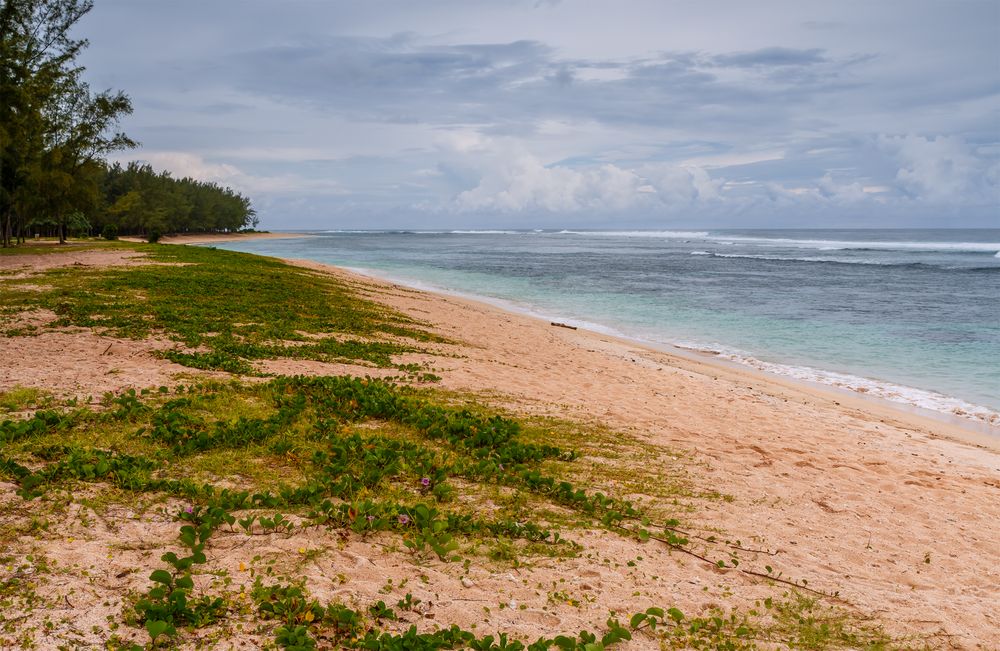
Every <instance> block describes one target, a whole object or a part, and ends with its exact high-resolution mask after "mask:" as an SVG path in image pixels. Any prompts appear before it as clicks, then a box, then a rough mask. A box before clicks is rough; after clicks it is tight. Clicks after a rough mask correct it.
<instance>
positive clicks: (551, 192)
mask: <svg viewBox="0 0 1000 651" xmlns="http://www.w3.org/2000/svg"><path fill="white" fill-rule="evenodd" d="M96 5H97V6H96V7H95V9H94V10H93V11H92V12H91V13H90V14H89V15H88V16H87V17H86V18H85V19H84V20H83V21H81V23H80V24H79V25H78V27H77V31H76V35H77V36H81V37H86V38H88V39H89V40H90V47H89V48H88V49H87V51H86V52H85V53H84V55H83V56H82V57H81V62H82V63H83V64H84V65H86V66H87V68H88V71H87V79H88V80H89V82H90V83H91V85H92V86H93V87H94V88H95V89H102V90H103V89H105V88H114V89H120V90H124V91H125V92H127V93H128V94H129V95H130V96H131V98H132V101H133V105H134V108H135V112H134V114H133V115H132V116H130V117H128V118H127V119H125V120H124V122H123V126H124V128H125V130H126V132H127V133H128V134H129V135H130V136H132V137H133V138H135V139H137V140H139V141H140V142H141V143H142V146H141V147H140V148H139V149H137V150H133V151H129V152H124V153H122V154H120V155H116V159H117V160H122V161H125V160H136V159H138V160H142V161H146V162H148V163H150V164H151V165H153V167H154V168H156V169H163V170H168V171H170V172H171V173H172V174H174V175H175V176H191V177H194V178H197V179H201V180H206V181H213V182H216V183H219V184H222V185H228V186H230V187H233V188H234V189H236V190H238V191H240V192H242V193H244V194H246V195H248V196H249V197H251V198H252V200H253V204H254V207H255V208H256V210H257V212H258V215H259V217H260V219H261V228H269V229H274V230H280V229H368V228H390V229H392V228H405V229H421V228H469V229H476V228H560V227H574V228H650V229H656V228H722V227H731V228H741V227H742V228H751V227H757V228H766V227H777V228H782V227H801V228H833V227H848V228H849V227H874V228H879V227H884V228H890V227H1000V1H998V0H986V1H979V0H935V1H929V0H907V1H906V2H888V1H874V0H864V1H857V0H839V1H837V2H831V1H830V0H823V1H822V2H814V1H811V0H809V1H804V0H798V1H796V2H790V1H785V2H766V1H757V2H746V1H745V0H736V1H728V2H722V1H717V0H653V1H640V0H636V1H627V0H617V1H608V2H599V1H596V0H595V1H571V0H563V1H561V2H560V1H557V0H556V1H554V0H527V1H524V2H520V1H516V0H511V1H500V0H494V1H491V2H482V1H477V0H456V1H434V0H429V1H421V2H417V1H415V0H384V1H383V0H370V1H365V2H358V1H353V0H352V1H333V0H330V1H320V0H312V1H305V0H284V1H282V2H273V1H265V0H211V1H210V2H205V1H204V0H170V2H162V0H157V1H154V0H97V3H96Z"/></svg>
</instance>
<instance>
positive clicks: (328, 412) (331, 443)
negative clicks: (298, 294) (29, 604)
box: [0, 377, 883, 649]
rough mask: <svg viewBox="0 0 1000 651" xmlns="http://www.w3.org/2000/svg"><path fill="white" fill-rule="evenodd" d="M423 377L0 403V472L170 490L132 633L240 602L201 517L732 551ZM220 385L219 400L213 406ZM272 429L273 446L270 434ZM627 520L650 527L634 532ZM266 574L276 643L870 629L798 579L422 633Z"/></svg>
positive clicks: (168, 634) (256, 530) (498, 555)
mask: <svg viewBox="0 0 1000 651" xmlns="http://www.w3.org/2000/svg"><path fill="white" fill-rule="evenodd" d="M435 393H437V392H435V391H427V390H418V389H414V388H410V387H403V386H397V385H393V384H390V383H386V382H382V381H379V380H374V379H371V378H356V377H278V378H275V379H273V380H270V381H268V382H264V383H254V384H243V383H238V382H226V383H222V382H204V383H198V384H189V385H179V386H176V387H173V388H170V389H167V390H166V391H165V392H163V391H159V390H157V391H146V392H136V391H126V392H123V393H120V394H116V395H110V396H106V397H105V399H104V400H102V404H101V408H100V409H90V408H86V407H79V406H72V405H62V406H60V408H53V409H49V410H42V411H38V412H36V413H35V414H34V416H32V417H31V418H30V419H22V420H21V421H18V423H23V424H22V425H14V424H9V423H5V424H4V429H3V432H2V436H3V441H4V447H3V449H4V457H3V459H2V460H0V477H2V478H3V479H4V480H5V481H10V482H13V483H14V484H15V485H16V486H17V494H18V495H19V496H20V497H21V499H23V500H27V503H29V504H30V503H39V504H44V503H46V501H47V500H50V499H55V500H57V501H59V500H61V499H63V498H61V497H60V495H70V494H77V495H82V494H86V493H90V494H92V493H93V491H94V490H97V491H105V490H107V491H110V492H113V493H114V494H115V495H117V499H119V500H122V501H124V502H136V501H137V500H136V497H139V496H142V495H149V496H160V498H159V502H160V503H161V504H170V505H172V506H170V507H169V511H168V512H169V513H171V514H172V517H173V518H174V519H175V520H176V522H177V527H178V528H177V534H176V538H175V540H174V544H173V547H172V548H170V547H168V550H169V551H165V552H163V553H161V554H160V555H159V562H158V563H156V562H154V563H152V564H151V565H149V566H147V567H145V568H137V570H136V571H137V572H145V573H146V574H147V576H148V587H147V588H146V589H145V590H144V591H143V592H141V593H140V594H137V595H136V596H135V597H134V600H133V602H132V609H133V612H134V613H135V615H134V620H130V621H132V625H134V626H135V627H138V628H140V629H141V630H142V631H144V634H145V635H146V636H147V639H148V644H149V645H150V646H157V645H159V646H162V645H163V640H166V639H175V638H176V639H182V638H184V636H185V635H188V633H186V632H187V631H193V630H196V629H201V628H206V627H208V628H211V627H217V626H220V625H223V623H224V622H226V621H228V620H229V619H231V618H234V617H236V618H240V617H247V616H250V615H249V614H247V613H243V612H242V611H241V610H240V608H239V606H238V603H239V599H238V595H235V594H233V593H232V592H231V591H228V590H227V589H226V588H225V586H226V584H225V582H223V583H222V584H219V585H217V584H216V583H212V584H210V585H209V584H206V583H205V582H204V580H202V579H199V577H209V576H211V575H213V574H214V573H216V572H217V570H213V569H212V566H213V561H212V556H213V555H214V554H218V553H219V551H220V550H219V549H217V548H215V547H213V540H214V538H216V537H218V536H219V535H225V536H226V537H231V536H234V535H242V536H265V537H273V538H279V537H288V536H294V535H298V534H300V533H301V532H305V531H306V530H311V529H319V530H326V531H330V532H342V533H341V535H344V536H356V537H358V538H360V539H367V538H370V537H374V536H379V537H380V538H379V539H380V540H384V538H383V537H384V536H385V535H390V536H395V537H397V539H398V540H400V541H401V542H402V546H401V547H400V549H401V550H405V551H404V553H407V554H409V555H410V556H411V558H412V561H413V563H414V564H415V566H416V567H420V566H422V565H426V564H429V563H444V564H449V563H455V562H456V561H459V560H463V558H464V566H465V567H468V566H469V563H470V561H471V560H474V559H475V556H473V557H470V556H468V554H476V553H478V552H477V551H476V550H477V549H479V548H480V547H483V548H484V549H485V550H486V551H485V554H486V557H485V558H484V560H489V561H491V562H500V563H509V564H510V565H513V566H515V567H516V566H518V565H519V564H520V563H521V562H522V561H523V560H525V559H526V557H530V555H534V554H539V555H540V556H541V557H543V558H544V557H552V554H551V553H548V552H541V551H539V550H540V549H546V550H552V551H555V550H559V549H564V550H565V551H566V552H568V553H570V554H576V553H578V551H579V549H580V545H579V544H578V543H576V542H574V541H572V540H571V538H572V532H573V531H575V530H590V529H594V528H598V529H604V530H606V531H608V532H611V533H614V534H617V535H621V536H623V537H625V538H629V539H636V540H641V539H645V540H650V539H656V540H659V541H662V544H665V545H668V546H670V547H672V548H678V549H687V550H688V551H690V552H691V553H694V554H698V555H700V554H703V553H706V550H708V549H710V548H717V549H729V551H728V552H727V558H729V559H732V558H735V557H736V556H737V552H736V550H735V549H733V545H730V544H728V543H724V542H722V541H718V542H717V543H716V544H714V545H712V544H709V543H708V542H707V540H702V543H703V544H701V545H700V546H699V547H697V548H696V547H695V546H694V542H695V541H696V540H697V538H696V536H694V535H689V534H686V533H684V532H681V530H680V526H681V523H680V522H679V521H676V520H671V521H667V522H661V523H659V524H654V523H653V522H651V521H650V520H649V518H648V517H647V516H646V515H645V514H644V513H643V512H642V511H641V510H640V509H639V508H638V507H637V506H636V505H634V504H633V503H632V502H630V501H628V500H625V499H622V498H620V497H615V496H613V495H608V494H605V493H602V492H596V491H592V490H591V489H589V488H588V487H585V486H578V485H576V484H574V483H573V478H572V475H571V473H569V474H566V473H563V474H560V475H555V476H553V475H549V474H547V472H548V471H546V470H545V468H547V467H550V465H549V464H552V463H559V464H565V465H570V466H571V465H572V464H573V463H578V462H579V455H578V454H577V453H576V452H575V451H574V450H572V449H567V448H562V447H560V446H557V445H553V444H552V443H551V442H549V443H541V442H529V441H525V440H522V435H523V434H522V433H523V431H524V429H525V427H524V425H523V424H522V423H521V422H520V421H519V420H517V419H514V418H511V417H509V416H506V415H503V414H500V413H496V412H492V413H490V412H489V411H487V410H486V409H485V408H483V407H482V406H471V408H470V406H468V405H463V404H461V403H459V402H457V401H456V400H451V401H449V403H448V404H445V403H442V402H439V401H438V400H437V399H436V397H435ZM223 404H224V405H227V408H225V409H219V410H218V411H216V407H217V406H218V405H223ZM122 433H126V435H125V436H124V437H123V436H122ZM109 435H110V436H109ZM276 442H283V443H285V444H286V445H284V446H282V447H281V448H280V451H277V452H276V451H275V443H276ZM212 455H219V456H218V457H217V459H216V461H214V462H212V463H210V464H208V465H199V460H202V459H206V458H210V457H211V456H212ZM225 455H234V456H233V457H231V458H243V459H246V460H249V459H256V460H258V461H259V464H258V466H259V467H260V468H261V469H262V472H263V474H260V475H255V474H254V472H250V473H248V474H247V475H243V474H242V473H240V472H239V470H240V468H241V467H242V466H241V465H240V464H233V465H229V464H226V463H224V462H221V463H220V461H219V460H220V459H222V458H224V456H225ZM210 469H212V470H210ZM445 483H447V484H450V485H451V486H452V487H453V489H454V490H456V491H458V490H459V489H458V488H456V487H461V488H462V490H461V492H460V494H459V496H458V497H459V498H458V499H454V500H447V501H442V500H438V499H437V497H436V496H435V495H434V493H433V489H432V486H433V485H442V484H445ZM467 486H469V487H472V486H495V487H498V488H499V487H506V488H511V489H514V490H515V491H517V492H520V493H527V494H531V495H533V496H534V499H535V500H537V503H539V504H541V503H547V504H549V505H550V507H558V508H563V509H569V510H570V511H572V512H573V513H575V514H576V515H575V519H576V524H575V525H574V526H573V527H572V528H569V529H564V530H562V531H560V530H558V529H556V528H553V526H552V525H551V524H547V523H545V522H543V521H539V520H537V518H538V514H539V512H540V511H538V510H536V509H535V508H534V507H531V508H527V509H525V510H523V511H522V512H521V513H520V514H519V516H518V517H517V518H513V517H509V516H507V515H505V514H504V513H503V512H502V511H499V512H494V513H490V512H489V511H484V510H482V509H481V508H480V506H479V504H478V502H476V501H471V502H470V501H467V500H466V499H462V498H465V497H466V496H467V494H466V491H465V490H464V489H465V487H467ZM468 495H474V493H469V494H468ZM50 496H51V497H50ZM130 496H135V497H130ZM71 501H72V499H71ZM89 504H92V505H94V506H99V505H97V504H96V503H95V502H93V501H91V502H89ZM643 531H646V532H649V531H653V532H654V533H653V534H652V535H647V536H643V535H642V532H643ZM567 535H569V538H567V537H566V536H567ZM226 546H228V544H227V545H226ZM311 551H316V550H311V549H307V548H306V547H302V548H301V549H300V550H299V555H301V556H302V558H307V557H308V555H309V553H310V552H311ZM557 555H558V554H557ZM313 557H315V556H313ZM268 567H269V568H270V567H271V566H268ZM768 570H770V568H768ZM733 571H735V570H733ZM270 575H271V572H270V569H269V570H268V572H267V573H265V574H260V573H258V574H256V576H255V579H254V583H253V585H252V586H245V587H247V589H249V594H250V595H251V598H252V600H253V602H254V603H255V604H256V611H255V612H256V615H257V616H258V617H260V618H262V620H263V621H264V622H273V623H274V626H275V627H274V628H273V629H271V631H272V632H271V635H272V636H273V637H272V639H273V640H274V643H275V644H276V645H278V646H279V647H282V646H283V648H311V647H309V645H310V644H313V645H315V646H322V645H327V646H329V645H330V644H334V645H340V646H341V647H344V648H358V649H395V648H400V649H404V648H405V649H424V648H427V649H436V648H472V649H476V648H483V649H493V648H508V649H551V648H555V649H592V648H608V647H612V646H613V645H615V644H617V643H619V642H622V641H625V640H628V639H632V638H634V637H635V636H644V637H645V638H646V639H648V640H649V641H650V643H656V644H660V645H663V646H665V647H666V648H692V647H693V648H726V649H750V648H754V646H753V644H754V640H755V639H774V640H776V641H794V642H795V644H794V645H792V648H838V645H841V646H843V643H845V641H848V642H855V641H856V642H859V643H860V642H865V641H870V640H873V639H876V637H875V633H872V632H870V631H867V630H866V629H862V628H858V627H857V626H855V625H853V624H852V623H851V622H850V620H848V619H845V617H844V615H842V614H839V613H838V612H836V611H831V610H829V609H827V608H825V607H824V606H822V605H821V603H820V597H809V598H806V597H803V596H802V594H800V593H798V592H788V593H786V594H787V595H788V597H787V599H786V600H785V601H780V600H775V601H773V602H770V601H769V602H768V605H767V608H766V609H763V608H762V609H761V611H760V613H759V616H758V615H757V614H750V613H727V614H725V615H723V614H722V613H714V614H709V615H707V616H706V615H700V616H698V617H691V616H687V615H685V614H684V613H683V612H682V611H681V610H679V609H677V608H675V607H672V606H670V605H669V604H667V605H664V606H662V607H660V606H652V607H649V608H648V609H646V610H644V611H641V612H637V613H628V614H627V616H625V615H615V614H613V613H612V614H611V616H610V617H608V618H607V621H605V622H604V623H603V624H602V625H601V627H600V628H599V629H598V631H596V632H588V631H583V632H580V633H578V634H577V635H563V636H556V637H544V638H541V639H538V640H535V641H531V642H528V641H519V640H516V639H514V638H512V637H510V636H509V635H507V634H503V633H500V634H497V635H482V634H480V633H476V632H474V631H471V630H465V629H462V628H459V627H456V626H450V627H446V628H440V629H438V630H435V631H423V632H422V631H420V630H419V629H418V628H417V627H416V626H413V625H410V626H409V627H404V628H402V629H400V628H398V627H396V624H397V623H398V622H399V615H398V612H397V610H396V609H393V608H390V607H389V606H388V605H386V602H385V600H384V599H383V600H377V601H374V602H373V603H371V604H368V605H367V606H364V605H362V607H351V606H347V605H345V604H342V603H337V602H332V603H329V604H323V603H321V602H320V601H319V600H317V599H315V598H313V597H311V596H310V595H309V593H308V590H307V588H306V586H305V583H304V578H305V577H303V576H299V577H291V578H287V579H285V580H284V581H283V582H282V581H280V580H277V577H275V579H274V580H269V579H267V578H266V576H270ZM404 584H405V581H404V582H401V583H400V586H399V587H400V588H402V587H403V585H404ZM803 589H804V588H803ZM391 590H393V587H392V586H390V591H391ZM551 595H555V596H552V597H551V599H555V601H551V603H552V604H553V606H555V607H558V606H560V605H562V604H571V603H572V602H574V601H575V602H578V603H580V604H583V603H584V601H583V600H584V599H586V596H584V597H581V598H578V597H576V596H573V595H571V594H570V593H568V592H567V591H566V589H564V588H561V587H554V588H553V591H550V596H551ZM418 603H419V600H414V599H413V597H412V594H409V595H408V596H407V597H401V598H400V599H399V603H398V604H397V608H398V611H399V612H407V609H413V608H415V607H416V606H417V605H418ZM775 604H777V605H775ZM619 617H625V619H624V621H619ZM120 626H121V623H119V628H117V629H116V633H115V634H117V635H121V634H122V628H120ZM109 633H110V631H109ZM132 635H133V639H134V635H135V634H134V633H133V634H132ZM852 636H853V637H852ZM878 639H883V638H878ZM171 644H173V643H171ZM449 645H450V646H449ZM498 645H503V646H498ZM594 645H597V646H594ZM127 646H128V645H126V647H127ZM872 648H877V647H872Z"/></svg>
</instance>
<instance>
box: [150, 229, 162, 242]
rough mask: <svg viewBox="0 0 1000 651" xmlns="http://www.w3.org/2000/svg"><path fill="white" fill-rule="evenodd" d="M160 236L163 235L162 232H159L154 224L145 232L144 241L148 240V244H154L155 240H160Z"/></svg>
mask: <svg viewBox="0 0 1000 651" xmlns="http://www.w3.org/2000/svg"><path fill="white" fill-rule="evenodd" d="M161 237H163V234H162V233H161V232H160V229H159V228H158V227H156V226H154V227H153V228H151V229H149V232H148V233H146V241H147V242H149V243H150V244H156V243H157V242H159V241H160V238H161Z"/></svg>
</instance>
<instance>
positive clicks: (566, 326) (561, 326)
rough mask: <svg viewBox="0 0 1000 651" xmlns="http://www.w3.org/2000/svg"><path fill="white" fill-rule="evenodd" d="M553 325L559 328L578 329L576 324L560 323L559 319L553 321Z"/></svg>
mask: <svg viewBox="0 0 1000 651" xmlns="http://www.w3.org/2000/svg"><path fill="white" fill-rule="evenodd" d="M551 325H554V326H556V327H558V328H569V329H570V330H576V326H571V325H566V324H565V323H559V322H558V321H553V322H552V324H551Z"/></svg>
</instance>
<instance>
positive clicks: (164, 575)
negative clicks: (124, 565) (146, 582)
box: [149, 570, 174, 585]
mask: <svg viewBox="0 0 1000 651" xmlns="http://www.w3.org/2000/svg"><path fill="white" fill-rule="evenodd" d="M149 578H150V579H151V580H153V581H156V582H157V583H162V584H164V585H170V582H171V581H173V580H174V577H172V576H171V575H170V572H168V571H166V570H153V573H152V574H150V575H149Z"/></svg>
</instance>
